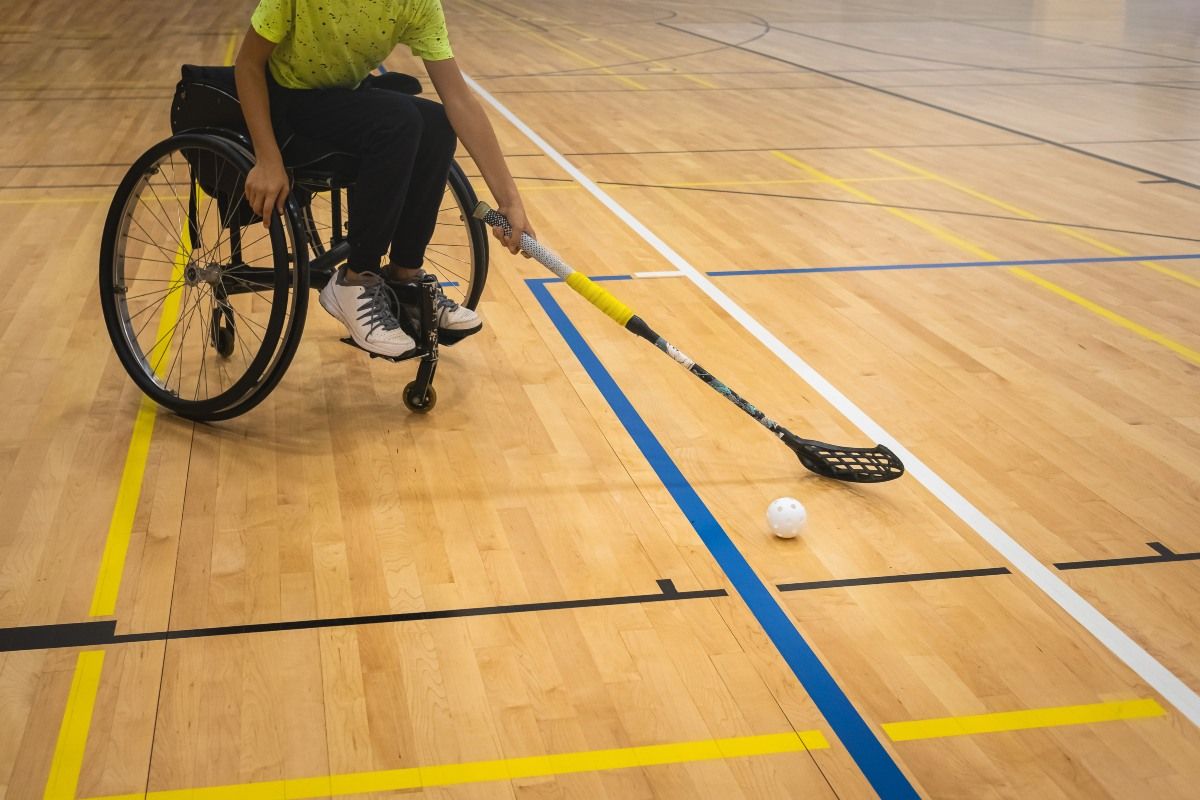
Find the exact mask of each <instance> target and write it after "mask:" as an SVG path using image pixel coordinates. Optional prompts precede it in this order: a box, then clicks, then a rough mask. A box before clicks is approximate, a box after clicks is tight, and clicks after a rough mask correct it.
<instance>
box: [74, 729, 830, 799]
mask: <svg viewBox="0 0 1200 800" xmlns="http://www.w3.org/2000/svg"><path fill="white" fill-rule="evenodd" d="M828 747H829V742H828V741H827V740H826V739H825V736H824V735H823V734H822V733H821V732H820V731H801V732H796V731H789V732H787V733H769V734H764V735H761V736H737V737H733V738H729V739H704V740H701V741H698V742H678V743H675V744H656V745H645V746H641V747H621V748H616V749H612V750H591V751H585V752H578V753H559V754H556V755H548V756H530V757H526V758H504V759H496V760H494V761H471V762H466V763H460V764H438V765H435V766H429V767H412V768H409V769H389V770H378V771H375V772H353V773H347V774H341V775H329V776H324V777H318V778H298V779H285V780H278V781H260V782H257V783H241V784H230V785H226V786H209V787H202V788H198V789H168V790H165V791H152V792H136V793H133V794H121V795H108V796H105V797H97V798H92V799H91V800H302V799H303V798H312V797H341V796H345V795H351V794H365V793H367V792H394V791H401V790H404V789H420V788H432V787H436V786H456V785H461V784H467V783H485V782H488V781H510V780H516V779H519V778H544V777H550V776H553V775H567V774H570V773H574V772H597V771H601V770H610V769H629V768H633V767H652V766H658V765H662V764H686V763H688V762H692V761H710V760H715V759H725V758H743V757H746V756H763V755H773V754H778V753H800V752H804V751H806V750H824V749H826V748H828Z"/></svg>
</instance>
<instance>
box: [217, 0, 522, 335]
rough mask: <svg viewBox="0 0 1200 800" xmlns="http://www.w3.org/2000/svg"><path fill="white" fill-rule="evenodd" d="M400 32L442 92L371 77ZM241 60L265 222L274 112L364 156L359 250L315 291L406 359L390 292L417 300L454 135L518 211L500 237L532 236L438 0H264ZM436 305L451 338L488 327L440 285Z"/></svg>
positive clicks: (442, 331) (353, 248)
mask: <svg viewBox="0 0 1200 800" xmlns="http://www.w3.org/2000/svg"><path fill="white" fill-rule="evenodd" d="M398 44H404V45H407V46H408V47H409V48H410V49H411V50H412V53H413V55H415V56H417V57H419V58H421V59H422V60H423V61H424V62H425V67H426V70H427V72H428V73H429V77H430V80H432V82H433V86H434V89H435V90H436V91H437V94H438V97H439V98H440V99H441V101H442V104H438V103H435V102H432V101H430V100H425V99H423V98H420V97H416V96H413V95H409V94H405V93H402V92H395V91H389V90H386V89H380V88H371V87H369V86H364V85H362V84H363V79H364V78H365V77H366V76H367V75H368V74H369V73H370V72H371V71H372V70H373V69H374V68H375V67H376V66H377V65H379V64H380V63H382V62H383V60H384V59H385V58H386V57H387V56H388V54H389V53H390V52H391V51H392V48H394V47H395V46H396V45H398ZM234 72H235V76H236V79H237V91H238V96H239V98H240V100H241V105H242V110H243V114H244V115H245V118H246V125H247V127H248V128H249V130H250V137H251V139H252V141H253V143H254V152H255V166H254V168H253V169H252V170H251V171H250V173H249V175H248V176H247V178H246V199H247V201H248V202H249V204H250V206H251V208H252V209H253V210H254V212H255V213H257V214H259V215H260V216H262V218H263V220H264V221H266V220H269V219H270V215H271V214H272V212H281V211H282V209H283V204H284V201H285V200H286V199H287V196H288V192H289V188H290V187H289V183H288V174H287V172H286V170H285V169H284V162H283V156H282V154H281V153H280V150H279V146H278V144H277V142H276V138H275V128H274V123H273V120H274V121H275V122H276V123H279V122H282V123H284V124H286V125H287V126H289V128H290V129H291V130H292V131H294V132H295V133H297V134H300V135H302V136H305V137H308V138H310V139H313V140H317V141H320V142H323V143H326V144H328V145H330V146H331V147H333V148H337V149H339V150H345V151H348V152H351V153H354V154H355V155H357V156H359V159H360V164H361V166H360V169H359V176H358V179H357V180H356V181H355V183H354V185H353V186H352V187H351V188H350V189H349V192H348V198H349V203H350V214H349V220H350V229H349V235H348V238H349V242H350V257H349V259H348V260H347V262H346V264H345V265H344V266H342V267H341V268H340V269H339V270H338V271H337V273H336V274H335V275H334V276H333V277H332V278H331V279H330V281H329V283H327V284H326V285H325V287H324V288H323V289H322V290H321V294H320V301H321V306H322V307H323V308H324V309H325V310H326V311H328V312H329V313H330V314H332V315H333V316H334V317H336V318H337V319H338V320H340V321H341V322H342V323H343V324H344V325H345V326H346V330H347V331H348V332H349V334H350V338H351V339H352V340H353V341H354V343H355V344H357V345H358V346H359V347H361V348H363V349H364V350H367V351H369V352H372V353H377V354H379V355H383V356H390V357H397V356H402V355H404V354H406V353H408V352H411V351H412V350H414V349H415V348H416V343H415V342H414V341H413V338H412V337H411V336H410V335H409V334H408V333H407V332H405V330H404V329H403V327H402V326H401V325H400V322H399V320H398V318H397V309H396V307H395V306H394V305H393V304H392V302H391V298H390V297H389V295H391V296H393V297H395V298H397V299H398V301H399V303H401V304H408V305H416V304H417V303H418V302H419V292H420V289H419V282H420V280H421V278H422V276H423V275H424V272H423V270H422V265H423V262H424V256H425V248H426V246H427V245H428V244H429V241H430V238H431V237H432V235H433V231H434V227H435V226H436V224H437V216H438V210H439V205H440V203H441V200H442V194H443V191H444V189H445V186H446V176H447V172H448V170H449V168H450V163H451V160H452V158H453V156H454V150H455V145H456V139H461V140H462V142H463V144H464V145H465V146H466V148H467V152H468V153H470V155H471V158H472V159H473V160H474V161H475V163H476V164H477V165H478V167H479V170H480V172H481V173H482V174H483V178H484V181H485V182H486V183H487V185H488V188H489V189H490V190H491V192H492V194H493V196H495V198H496V200H497V202H498V203H499V204H500V210H501V211H502V212H503V213H504V214H505V215H506V216H507V217H508V219H509V220H510V221H511V223H512V233H511V234H510V235H508V236H507V237H506V236H504V233H503V231H501V230H499V229H495V231H494V233H495V235H496V237H497V238H498V239H500V240H501V241H502V242H503V243H504V245H505V246H506V247H507V248H508V249H509V250H510V251H511V252H513V253H516V252H518V250H519V242H520V237H521V233H522V232H525V233H529V234H530V235H531V236H532V235H534V232H533V229H532V228H531V227H530V225H529V222H528V219H527V217H526V214H525V208H524V205H523V203H522V201H521V196H520V194H519V193H518V191H517V187H516V184H515V183H514V181H513V179H512V175H511V174H510V173H509V170H508V166H507V165H506V164H505V162H504V156H503V155H502V154H501V152H500V145H499V143H498V142H497V141H496V134H495V132H494V131H493V129H492V126H491V122H490V121H489V120H488V118H487V116H486V115H485V114H484V111H483V109H482V108H481V107H480V105H479V103H478V102H477V101H476V99H475V97H474V95H473V94H472V93H471V91H470V89H469V88H468V86H467V84H466V82H465V81H464V80H463V77H462V73H461V72H460V71H459V69H458V64H457V62H456V61H455V60H454V54H453V52H452V51H451V49H450V41H449V36H448V34H447V31H446V22H445V17H444V16H443V14H442V8H441V3H440V2H439V0H357V1H356V0H260V2H259V4H258V7H257V8H256V9H255V10H254V13H253V15H252V16H251V23H250V30H249V31H248V32H247V34H246V38H245V40H244V42H243V43H242V48H241V51H240V52H239V53H238V56H237V61H236V63H235V71H234ZM385 255H387V256H388V257H389V258H388V262H387V263H386V264H384V263H383V260H384V256H385ZM435 317H436V320H437V325H438V334H439V338H441V339H443V340H444V341H445V342H446V343H453V342H455V341H457V340H459V339H461V338H463V337H464V336H468V335H470V334H472V333H475V332H476V331H478V330H479V329H480V328H482V326H483V323H482V322H481V321H480V319H479V317H478V315H476V313H475V312H474V311H472V310H471V309H468V308H465V307H463V306H460V305H458V304H457V303H455V302H454V301H453V300H451V299H450V298H448V297H446V296H445V295H444V294H442V293H440V292H439V294H438V296H437V302H436V307H435Z"/></svg>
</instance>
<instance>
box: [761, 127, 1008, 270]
mask: <svg viewBox="0 0 1200 800" xmlns="http://www.w3.org/2000/svg"><path fill="white" fill-rule="evenodd" d="M771 155H773V156H775V157H776V158H778V159H781V160H783V161H785V162H787V163H788V164H791V165H792V166H793V167H798V168H800V169H802V170H804V171H805V172H807V173H808V174H809V175H812V176H813V177H815V178H817V179H818V181H819V182H821V183H830V184H833V185H834V186H837V187H838V188H839V189H842V190H843V191H845V192H848V193H849V194H852V195H854V196H855V197H857V198H859V199H861V200H866V201H867V202H869V203H876V204H878V205H881V206H883V207H884V208H885V210H886V211H887V212H888V213H890V214H892V215H894V216H897V217H899V218H900V219H902V220H904V221H905V222H907V223H909V224H911V225H916V226H917V227H918V228H920V229H921V230H923V231H927V232H929V233H931V234H933V235H934V236H936V237H937V238H939V239H941V240H942V241H944V242H947V243H948V244H952V245H954V246H955V247H957V248H958V249H960V250H965V251H967V252H968V253H971V254H972V255H974V256H976V257H978V258H981V259H983V260H985V261H999V258H998V257H996V256H994V255H992V254H991V253H989V252H988V251H987V250H984V249H983V248H982V247H979V246H977V245H974V244H972V243H971V242H968V241H967V240H966V239H963V238H962V237H960V236H956V235H955V234H953V233H951V232H950V231H948V230H946V229H945V228H943V227H941V226H940V225H934V224H933V223H932V222H926V221H925V220H923V219H921V218H920V217H918V216H917V215H916V214H910V213H909V212H907V211H905V210H903V209H900V208H893V207H892V206H889V205H887V204H886V203H884V202H883V201H881V200H880V199H879V198H877V197H875V195H873V194H868V193H866V192H864V191H863V190H862V189H856V188H855V187H853V186H851V185H849V184H848V183H846V181H844V180H842V179H840V178H835V177H833V176H832V175H828V174H826V173H824V172H822V171H821V170H819V169H817V168H816V167H814V166H812V165H810V164H806V163H804V162H803V161H801V160H800V159H798V158H796V157H794V156H790V155H788V154H787V153H784V152H782V151H780V150H772V151H771Z"/></svg>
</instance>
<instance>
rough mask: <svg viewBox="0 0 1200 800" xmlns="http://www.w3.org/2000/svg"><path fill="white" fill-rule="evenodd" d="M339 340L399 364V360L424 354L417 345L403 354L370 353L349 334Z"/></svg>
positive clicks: (371, 355)
mask: <svg viewBox="0 0 1200 800" xmlns="http://www.w3.org/2000/svg"><path fill="white" fill-rule="evenodd" d="M341 342H342V344H348V345H350V346H351V347H353V348H354V349H355V350H362V351H363V352H364V353H366V354H367V355H369V356H370V357H371V358H382V359H383V360H384V361H391V362H392V363H393V364H399V363H400V362H401V361H411V360H412V359H414V358H420V357H421V356H423V355H425V353H424V352H422V350H421V348H419V347H414V348H413V349H412V350H409V351H408V352H407V353H404V354H403V355H398V356H385V355H383V354H382V353H372V352H371V351H370V350H367V349H366V348H365V347H359V345H358V342H356V341H354V340H353V339H351V338H350V337H349V336H347V337H345V338H344V339H342V340H341Z"/></svg>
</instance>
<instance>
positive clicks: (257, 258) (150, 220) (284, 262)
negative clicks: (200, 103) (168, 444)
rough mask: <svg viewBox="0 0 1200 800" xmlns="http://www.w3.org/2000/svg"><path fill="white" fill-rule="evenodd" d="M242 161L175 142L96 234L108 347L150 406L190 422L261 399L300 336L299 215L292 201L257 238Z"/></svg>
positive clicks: (227, 149) (236, 152) (241, 154)
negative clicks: (153, 404)
mask: <svg viewBox="0 0 1200 800" xmlns="http://www.w3.org/2000/svg"><path fill="white" fill-rule="evenodd" d="M252 163H253V160H252V156H251V155H250V153H249V152H247V150H246V149H245V148H243V147H241V146H240V145H238V144H237V143H235V142H233V141H231V140H228V139H226V138H224V137H221V136H218V135H214V134H206V133H185V134H180V135H177V136H173V137H171V138H170V139H167V140H165V141H163V142H160V143H159V144H157V145H155V146H154V147H152V148H150V150H148V151H147V152H146V153H145V154H144V155H143V156H142V157H141V158H140V159H138V160H137V162H135V163H134V165H133V166H132V167H131V168H130V169H129V172H128V173H126V176H125V179H124V180H123V181H122V182H121V185H120V186H119V187H118V189H117V193H116V196H115V197H114V198H113V202H112V205H111V207H110V208H109V213H108V219H107V222H106V224H105V228H104V237H103V241H102V243H101V248H100V303H101V307H102V309H103V312H104V321H105V324H106V326H107V327H108V333H109V336H110V338H111V339H112V343H113V347H114V348H115V349H116V351H117V355H118V357H119V358H120V360H121V363H122V365H123V366H124V367H125V370H126V371H127V372H128V373H129V375H130V377H131V378H133V380H134V382H135V383H136V384H137V385H138V387H139V388H141V390H142V391H143V392H145V393H146V395H147V396H148V397H150V398H151V399H152V400H154V401H155V402H156V403H158V404H159V405H161V406H164V407H165V408H168V409H170V410H171V411H174V412H175V413H177V414H179V415H181V416H184V417H187V418H189V419H197V420H212V419H223V418H228V417H232V416H236V415H237V414H240V413H243V412H244V411H246V410H248V409H249V408H250V407H251V406H253V405H255V404H256V403H258V402H259V401H261V399H262V398H263V396H265V394H266V391H269V387H270V386H273V385H274V384H275V382H277V381H278V378H279V376H280V375H281V374H282V372H283V371H284V370H286V368H287V365H288V363H289V362H290V360H291V357H292V355H293V354H294V353H295V348H296V345H297V343H298V342H299V339H300V336H301V333H302V331H303V327H304V315H305V313H306V310H307V304H308V259H307V241H306V237H305V233H304V231H303V229H302V228H301V227H300V225H299V224H298V221H299V218H300V217H299V213H298V210H297V209H296V206H295V204H294V203H291V204H289V207H288V211H287V213H285V214H283V215H278V216H274V217H273V218H272V220H271V223H270V226H269V227H268V228H267V229H265V230H264V228H263V227H262V220H261V219H259V218H258V217H256V216H255V215H254V213H253V212H252V211H250V209H249V207H248V206H247V205H246V199H245V179H246V175H247V173H248V172H249V171H250V168H251V165H252Z"/></svg>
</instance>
